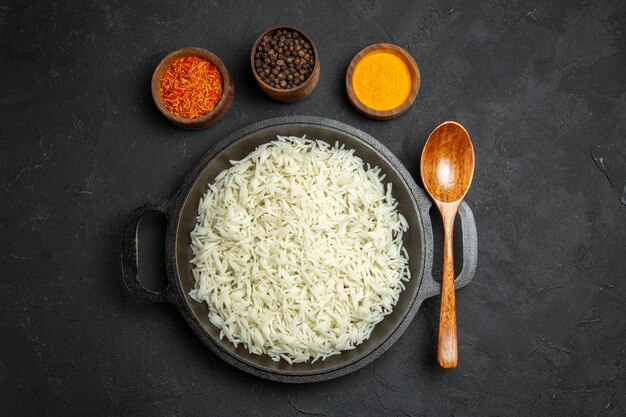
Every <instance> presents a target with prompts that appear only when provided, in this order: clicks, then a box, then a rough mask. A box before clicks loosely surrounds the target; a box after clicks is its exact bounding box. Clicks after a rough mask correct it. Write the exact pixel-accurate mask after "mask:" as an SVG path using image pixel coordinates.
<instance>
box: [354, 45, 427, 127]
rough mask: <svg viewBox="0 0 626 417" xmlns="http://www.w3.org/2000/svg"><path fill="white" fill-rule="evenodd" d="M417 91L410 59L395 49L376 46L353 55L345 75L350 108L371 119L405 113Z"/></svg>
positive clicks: (415, 70)
mask: <svg viewBox="0 0 626 417" xmlns="http://www.w3.org/2000/svg"><path fill="white" fill-rule="evenodd" d="M419 88H420V72H419V69H418V67H417V64H416V63H415V60H414V59H413V57H411V55H410V54H409V53H408V52H407V51H405V50H404V49H402V48H400V47H399V46H397V45H393V44H389V43H377V44H374V45H370V46H368V47H367V48H365V49H363V50H362V51H361V52H359V53H358V54H356V56H355V57H354V58H353V59H352V62H351V63H350V66H349V67H348V71H347V72H346V90H347V92H348V98H349V99H350V102H351V103H352V105H353V106H354V107H355V108H356V109H357V110H358V111H359V112H360V113H362V114H364V115H365V116H367V117H369V118H372V119H379V120H387V119H392V118H394V117H398V116H400V115H401V114H403V113H404V112H406V111H407V110H408V109H409V107H411V105H412V104H413V102H414V101H415V98H416V97H417V93H418V91H419Z"/></svg>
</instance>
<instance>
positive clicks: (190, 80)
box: [152, 48, 235, 130]
mask: <svg viewBox="0 0 626 417" xmlns="http://www.w3.org/2000/svg"><path fill="white" fill-rule="evenodd" d="M234 96H235V88H234V86H233V81H232V78H231V76H230V74H229V73H228V70H227V69H226V66H225V65H224V63H223V62H222V60H221V59H219V58H218V57H217V55H215V54H214V53H212V52H209V51H207V50H206V49H202V48H182V49H178V50H176V51H174V52H172V53H170V54H169V55H167V56H166V57H165V58H163V59H162V60H161V62H160V63H159V65H157V67H156V69H155V70H154V73H153V74H152V98H153V99H154V103H155V104H156V106H157V108H158V109H159V111H160V112H161V113H162V114H163V115H164V116H165V117H166V118H167V119H168V120H169V121H170V122H172V123H174V124H175V125H177V126H180V127H182V128H185V129H190V130H199V129H204V128H207V127H209V126H212V125H214V124H215V123H217V122H218V121H220V120H221V119H222V118H223V117H224V116H225V115H226V113H228V110H230V106H231V105H232V103H233V98H234Z"/></svg>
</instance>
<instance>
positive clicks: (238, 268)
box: [190, 136, 410, 363]
mask: <svg viewBox="0 0 626 417" xmlns="http://www.w3.org/2000/svg"><path fill="white" fill-rule="evenodd" d="M231 164H232V167H231V168H229V169H226V170H224V171H222V172H221V173H220V174H219V175H218V176H217V178H216V179H215V182H214V183H213V184H209V189H208V191H207V192H206V194H205V195H204V197H203V198H202V199H201V200H200V205H199V207H198V217H197V221H198V223H197V224H196V226H195V228H194V230H193V231H192V232H191V240H192V243H191V247H192V250H193V255H194V257H193V259H192V260H191V263H192V264H193V265H194V268H193V275H194V278H195V281H196V284H195V288H194V289H193V290H192V291H191V292H190V296H191V297H193V298H194V299H195V300H197V301H199V302H203V301H204V302H206V303H207V304H208V306H209V320H210V321H211V323H213V324H214V325H215V326H217V327H218V328H219V329H220V338H222V337H224V336H226V338H227V339H228V340H230V341H231V342H232V343H233V344H235V346H237V345H238V344H240V343H243V345H244V347H245V348H246V349H248V351H249V352H250V353H255V354H259V355H260V354H267V355H269V356H270V357H271V358H272V359H273V360H275V361H278V360H280V358H283V359H284V360H286V361H287V362H289V363H293V362H305V361H308V360H309V359H313V361H315V360H317V359H319V358H322V359H325V358H326V357H328V356H330V355H335V354H338V353H340V351H342V350H347V349H354V347H355V346H357V345H358V344H360V343H362V342H363V341H364V340H366V339H367V338H368V337H369V336H370V333H371V332H372V330H373V328H374V326H375V325H376V323H378V322H380V321H381V320H382V319H383V318H384V316H385V315H387V314H389V313H390V312H391V311H392V309H393V307H394V305H395V304H396V302H397V301H398V297H399V295H400V292H401V291H402V290H403V289H404V284H403V281H406V280H408V279H409V278H410V273H409V269H408V254H407V252H406V250H405V249H404V247H403V246H402V234H403V232H406V231H407V229H408V223H407V221H406V219H405V218H404V217H403V216H402V214H400V213H399V212H398V211H397V209H396V207H397V203H396V201H395V200H394V198H393V196H392V191H391V184H387V187H386V188H385V186H384V184H383V183H382V180H383V179H384V176H382V175H381V174H380V169H379V168H377V167H373V168H372V167H370V166H369V165H368V166H367V167H364V165H363V161H362V160H361V159H360V158H358V157H356V156H354V150H353V149H345V147H344V146H343V145H342V146H339V145H338V144H335V146H334V147H331V146H330V145H328V144H327V143H326V142H322V141H313V140H308V139H306V138H304V137H303V138H298V137H282V136H278V139H277V140H275V141H273V142H270V143H267V144H264V145H262V146H259V147H258V148H257V149H256V150H255V151H254V152H252V153H251V154H249V155H248V156H246V157H245V158H244V159H242V160H241V161H231Z"/></svg>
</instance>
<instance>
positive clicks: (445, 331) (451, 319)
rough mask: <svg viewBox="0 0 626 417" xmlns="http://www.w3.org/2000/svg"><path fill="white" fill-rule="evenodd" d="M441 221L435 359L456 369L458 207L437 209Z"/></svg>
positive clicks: (440, 363)
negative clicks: (455, 269)
mask: <svg viewBox="0 0 626 417" xmlns="http://www.w3.org/2000/svg"><path fill="white" fill-rule="evenodd" d="M439 210H440V211H441V217H442V221H443V232H444V237H443V278H442V281H441V310H440V313H439V343H438V348H437V359H438V360H439V366H441V367H442V368H456V365H457V362H458V360H459V353H458V342H457V334H456V300H455V297H454V250H453V247H452V242H453V237H454V218H455V217H456V212H457V210H458V205H451V204H450V205H449V204H442V205H441V206H440V207H439Z"/></svg>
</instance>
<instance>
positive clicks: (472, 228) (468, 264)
mask: <svg viewBox="0 0 626 417" xmlns="http://www.w3.org/2000/svg"><path fill="white" fill-rule="evenodd" d="M458 215H459V217H460V218H461V227H462V229H463V269H461V273H460V274H459V275H458V276H457V277H456V279H455V280H454V288H456V289H459V288H463V287H464V286H466V285H467V284H469V283H470V281H471V280H472V279H473V278H474V275H475V274H476V266H477V265H478V233H477V231H476V220H475V219H474V213H473V212H472V209H471V208H470V206H469V205H468V204H467V203H466V202H465V201H464V202H462V203H461V205H460V206H459V212H458ZM431 273H432V270H431ZM423 280H424V282H423V283H422V287H423V296H422V298H423V299H426V298H428V297H432V296H433V295H437V294H440V293H441V284H440V283H438V282H437V281H435V280H434V278H433V277H432V276H431V274H430V273H429V274H425V275H424V278H423Z"/></svg>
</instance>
